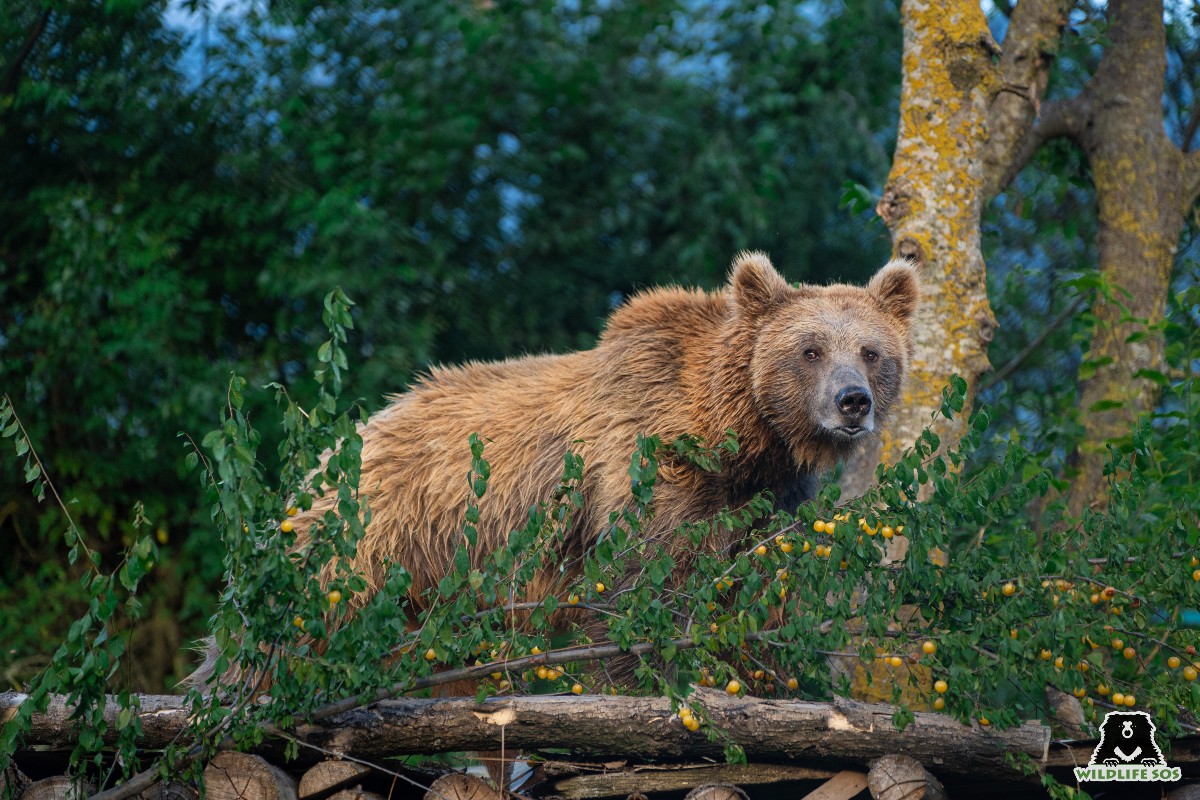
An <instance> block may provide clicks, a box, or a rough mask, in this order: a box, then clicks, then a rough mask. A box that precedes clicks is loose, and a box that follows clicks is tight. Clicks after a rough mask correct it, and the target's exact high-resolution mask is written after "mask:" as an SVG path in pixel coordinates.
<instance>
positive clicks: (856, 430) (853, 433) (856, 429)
mask: <svg viewBox="0 0 1200 800" xmlns="http://www.w3.org/2000/svg"><path fill="white" fill-rule="evenodd" d="M834 430H836V431H839V432H841V433H844V434H846V435H847V436H849V437H850V438H851V439H854V438H856V437H858V436H862V435H863V434H864V433H867V429H866V428H864V427H863V426H862V425H839V426H838V427H836V428H834Z"/></svg>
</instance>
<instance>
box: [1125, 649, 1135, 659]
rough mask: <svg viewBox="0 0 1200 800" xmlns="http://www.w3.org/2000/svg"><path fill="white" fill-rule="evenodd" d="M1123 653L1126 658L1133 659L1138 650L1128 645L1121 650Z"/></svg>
mask: <svg viewBox="0 0 1200 800" xmlns="http://www.w3.org/2000/svg"><path fill="white" fill-rule="evenodd" d="M1121 655H1123V656H1125V658H1128V659H1133V657H1134V656H1136V655H1137V650H1134V649H1133V648H1132V647H1126V648H1125V649H1124V650H1122V651H1121Z"/></svg>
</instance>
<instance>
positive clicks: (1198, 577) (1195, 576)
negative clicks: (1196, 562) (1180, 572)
mask: <svg viewBox="0 0 1200 800" xmlns="http://www.w3.org/2000/svg"><path fill="white" fill-rule="evenodd" d="M1192 580H1194V581H1200V569H1198V570H1196V571H1195V572H1193V573H1192Z"/></svg>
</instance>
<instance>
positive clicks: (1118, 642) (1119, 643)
mask: <svg viewBox="0 0 1200 800" xmlns="http://www.w3.org/2000/svg"><path fill="white" fill-rule="evenodd" d="M1124 646H1125V643H1124V642H1122V641H1121V640H1120V639H1113V640H1112V649H1113V650H1120V649H1121V648H1123V647H1124Z"/></svg>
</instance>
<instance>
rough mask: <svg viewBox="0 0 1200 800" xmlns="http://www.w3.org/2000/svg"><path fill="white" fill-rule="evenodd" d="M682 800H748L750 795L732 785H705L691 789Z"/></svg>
mask: <svg viewBox="0 0 1200 800" xmlns="http://www.w3.org/2000/svg"><path fill="white" fill-rule="evenodd" d="M683 800H750V795H748V794H746V793H745V792H743V791H742V790H741V789H739V788H738V787H736V786H734V785H733V784H732V783H706V784H703V785H701V786H697V787H696V788H695V789H692V790H691V791H690V792H688V793H687V795H686V796H685V797H684V798H683Z"/></svg>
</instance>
